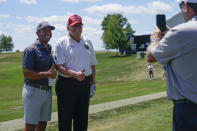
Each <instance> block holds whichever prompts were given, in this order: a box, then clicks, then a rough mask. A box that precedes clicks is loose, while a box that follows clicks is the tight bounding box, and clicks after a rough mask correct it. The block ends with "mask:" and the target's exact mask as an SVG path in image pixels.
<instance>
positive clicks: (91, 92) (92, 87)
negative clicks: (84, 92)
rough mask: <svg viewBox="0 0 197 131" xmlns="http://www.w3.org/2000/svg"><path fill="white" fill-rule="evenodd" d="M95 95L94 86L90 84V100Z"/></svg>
mask: <svg viewBox="0 0 197 131" xmlns="http://www.w3.org/2000/svg"><path fill="white" fill-rule="evenodd" d="M95 93H96V85H94V84H92V85H91V87H90V98H92V97H93V96H94V95H95Z"/></svg>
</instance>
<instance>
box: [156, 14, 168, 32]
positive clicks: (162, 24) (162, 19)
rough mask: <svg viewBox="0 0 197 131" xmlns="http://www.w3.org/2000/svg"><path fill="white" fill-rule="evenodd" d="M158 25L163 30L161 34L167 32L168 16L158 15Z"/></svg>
mask: <svg viewBox="0 0 197 131" xmlns="http://www.w3.org/2000/svg"><path fill="white" fill-rule="evenodd" d="M156 25H157V27H158V28H159V29H160V30H161V32H165V31H166V16H165V15H164V14H157V15H156Z"/></svg>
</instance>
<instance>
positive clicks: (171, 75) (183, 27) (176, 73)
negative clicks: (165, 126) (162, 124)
mask: <svg viewBox="0 0 197 131" xmlns="http://www.w3.org/2000/svg"><path fill="white" fill-rule="evenodd" d="M179 1H180V0H179ZM179 6H180V9H181V12H182V14H183V17H184V19H185V21H186V23H184V24H180V25H178V26H176V27H174V28H172V29H170V30H169V31H168V32H167V33H166V32H161V31H160V30H159V29H158V28H157V27H156V31H155V32H154V33H153V34H152V35H151V39H152V42H151V45H150V46H149V47H148V49H147V55H146V59H147V61H148V62H156V61H158V62H159V63H161V64H163V65H167V95H168V99H169V100H172V101H173V102H174V109H173V131H197V69H196V67H197V61H196V59H195V58H196V57H197V0H181V2H180V4H179ZM165 33H166V34H165Z"/></svg>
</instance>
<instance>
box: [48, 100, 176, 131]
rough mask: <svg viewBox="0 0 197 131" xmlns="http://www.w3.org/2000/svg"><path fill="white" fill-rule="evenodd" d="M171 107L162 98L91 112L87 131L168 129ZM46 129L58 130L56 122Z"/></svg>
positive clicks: (170, 121) (171, 105) (169, 103)
mask: <svg viewBox="0 0 197 131" xmlns="http://www.w3.org/2000/svg"><path fill="white" fill-rule="evenodd" d="M172 107H173V104H172V102H169V101H167V98H162V99H158V100H153V101H149V102H144V103H139V104H135V105H129V106H126V107H121V108H117V109H112V110H108V111H104V112H100V113H96V114H92V115H89V125H88V131H170V130H172ZM47 131H58V129H57V122H52V123H49V124H48V126H47Z"/></svg>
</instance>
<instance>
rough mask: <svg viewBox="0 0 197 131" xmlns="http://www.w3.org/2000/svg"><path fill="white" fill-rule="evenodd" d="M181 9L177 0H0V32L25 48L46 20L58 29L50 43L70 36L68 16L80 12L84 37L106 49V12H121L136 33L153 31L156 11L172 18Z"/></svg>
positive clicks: (97, 47)
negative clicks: (104, 30) (102, 27)
mask: <svg viewBox="0 0 197 131" xmlns="http://www.w3.org/2000/svg"><path fill="white" fill-rule="evenodd" d="M178 11H179V6H178V3H177V2H176V0H0V34H4V35H6V36H11V37H12V39H13V43H14V49H13V51H16V50H20V51H23V50H24V49H25V48H26V47H27V46H29V45H31V44H33V42H34V41H35V40H36V38H37V35H36V26H37V25H38V23H39V22H41V21H47V22H49V23H50V24H51V25H54V26H55V27H56V29H55V30H54V31H52V34H53V36H52V38H51V40H50V42H49V44H51V45H52V48H53V49H54V47H55V44H56V41H57V40H58V39H59V38H61V37H63V36H65V35H67V29H66V28H67V27H66V23H67V20H68V17H69V16H71V15H73V14H78V15H80V16H81V17H82V20H83V24H84V26H83V36H84V37H85V38H87V39H90V40H91V41H92V43H93V46H94V49H95V50H104V45H103V41H102V40H101V36H102V33H103V31H102V30H101V22H102V20H103V18H104V17H105V16H106V15H107V14H114V13H121V14H122V15H123V17H126V18H127V20H128V22H129V23H130V24H131V27H132V28H133V30H135V31H136V33H135V35H142V34H150V33H151V32H153V30H154V28H153V25H154V24H155V15H156V14H165V15H166V18H167V19H168V18H170V17H172V16H173V15H175V14H176V13H177V12H178Z"/></svg>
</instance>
